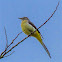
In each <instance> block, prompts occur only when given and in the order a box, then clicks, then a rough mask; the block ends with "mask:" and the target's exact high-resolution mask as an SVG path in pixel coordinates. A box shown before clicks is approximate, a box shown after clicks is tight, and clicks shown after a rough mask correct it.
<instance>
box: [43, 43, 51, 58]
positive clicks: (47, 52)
mask: <svg viewBox="0 0 62 62" xmlns="http://www.w3.org/2000/svg"><path fill="white" fill-rule="evenodd" d="M42 46H43V47H44V49H45V50H46V52H47V54H48V55H49V57H50V58H51V55H50V53H49V51H48V49H47V47H46V46H45V44H44V43H43V42H42Z"/></svg>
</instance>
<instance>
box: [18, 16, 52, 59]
mask: <svg viewBox="0 0 62 62" xmlns="http://www.w3.org/2000/svg"><path fill="white" fill-rule="evenodd" d="M19 19H21V21H22V22H21V28H22V31H23V32H24V33H25V34H26V35H30V34H31V33H32V32H33V33H32V34H31V35H30V36H32V37H35V38H36V39H37V40H38V41H39V42H40V43H41V45H42V46H43V47H44V49H45V51H46V52H47V54H48V56H49V57H50V58H51V55H50V52H49V51H48V49H47V47H46V46H45V44H44V43H43V41H42V37H41V33H40V31H39V30H38V29H37V28H36V26H35V25H34V24H33V23H32V22H31V21H30V20H29V19H28V17H22V18H19ZM35 30H36V31H35ZM34 31H35V32H34Z"/></svg>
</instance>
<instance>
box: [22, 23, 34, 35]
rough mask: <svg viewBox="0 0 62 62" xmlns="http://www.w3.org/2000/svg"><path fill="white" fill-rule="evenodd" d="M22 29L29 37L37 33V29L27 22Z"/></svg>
mask: <svg viewBox="0 0 62 62" xmlns="http://www.w3.org/2000/svg"><path fill="white" fill-rule="evenodd" d="M21 28H22V31H23V32H24V33H25V34H27V35H29V34H30V33H31V32H33V31H35V29H34V28H33V27H32V26H31V25H30V24H28V23H27V22H25V23H23V22H22V23H21Z"/></svg>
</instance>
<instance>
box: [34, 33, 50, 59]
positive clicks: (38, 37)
mask: <svg viewBox="0 0 62 62" xmlns="http://www.w3.org/2000/svg"><path fill="white" fill-rule="evenodd" d="M35 38H37V40H39V42H40V43H41V44H42V46H43V47H44V49H45V51H46V52H47V54H48V55H49V57H50V58H51V55H50V53H49V51H48V49H47V47H46V46H45V44H44V43H43V41H42V39H41V36H40V34H39V33H38V36H35Z"/></svg>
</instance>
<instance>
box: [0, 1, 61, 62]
mask: <svg viewBox="0 0 62 62" xmlns="http://www.w3.org/2000/svg"><path fill="white" fill-rule="evenodd" d="M58 1H59V0H0V53H1V52H2V51H4V49H5V43H6V39H5V32H4V26H5V27H6V31H7V36H8V44H9V43H10V42H11V41H12V40H13V39H14V38H15V37H16V35H17V34H18V33H19V32H21V31H22V30H21V27H20V24H21V20H19V19H18V18H19V17H25V16H26V17H28V18H29V19H30V21H31V22H33V23H34V24H35V25H36V27H39V26H40V25H41V24H42V23H44V22H45V21H46V20H47V19H48V18H49V17H50V16H51V14H52V13H53V11H54V10H55V8H56V6H57V3H58ZM61 4H62V1H60V5H59V7H58V9H57V11H56V13H55V14H54V16H53V17H52V18H51V19H50V20H49V21H48V22H47V23H46V24H45V25H44V26H43V27H41V28H40V29H39V31H40V32H41V34H42V36H43V37H44V39H43V42H44V43H45V45H46V46H47V48H48V50H49V51H50V54H51V57H52V58H51V59H50V58H49V56H48V55H47V53H46V52H45V50H44V48H43V47H42V45H41V44H40V43H39V42H38V41H37V39H35V38H33V37H29V38H28V39H26V40H25V41H24V42H22V43H21V44H19V45H18V46H17V47H16V48H14V49H13V50H12V51H15V52H14V53H13V54H12V55H11V56H8V57H6V58H3V59H0V62H5V61H6V62H11V61H12V62H13V61H15V62H45V61H46V62H62V41H61V39H62V28H61V26H62V21H61V19H62V17H61V16H62V5H61ZM26 36H27V35H25V34H24V33H22V34H21V35H19V37H18V38H17V39H16V41H15V42H14V44H13V45H15V44H16V43H17V42H19V41H21V40H22V39H23V38H25V37H26ZM13 45H12V46H13ZM10 48H11V47H10Z"/></svg>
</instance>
